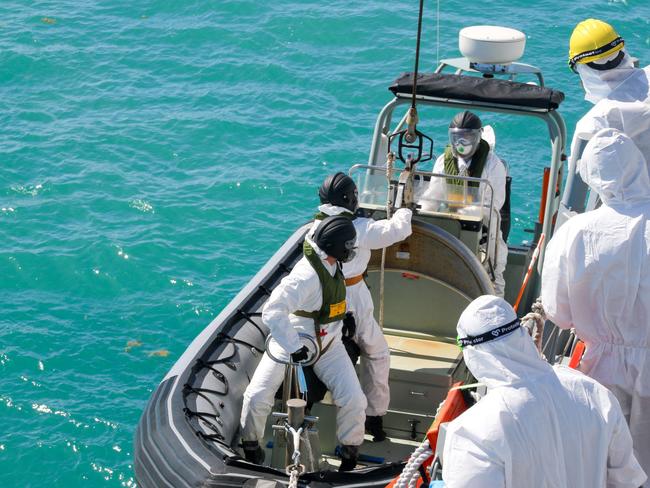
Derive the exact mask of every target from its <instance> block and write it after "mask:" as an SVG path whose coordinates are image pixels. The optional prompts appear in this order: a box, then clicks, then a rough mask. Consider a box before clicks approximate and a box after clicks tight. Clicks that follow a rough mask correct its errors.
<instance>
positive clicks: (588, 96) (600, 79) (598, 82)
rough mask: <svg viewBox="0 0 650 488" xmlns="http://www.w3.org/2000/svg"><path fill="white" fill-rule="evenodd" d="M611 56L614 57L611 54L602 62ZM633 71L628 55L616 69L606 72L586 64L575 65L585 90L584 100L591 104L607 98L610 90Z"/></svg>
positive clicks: (632, 64)
mask: <svg viewBox="0 0 650 488" xmlns="http://www.w3.org/2000/svg"><path fill="white" fill-rule="evenodd" d="M613 56H615V55H614V54H613V55H612V56H610V57H608V58H605V59H604V60H605V61H607V60H609V59H610V58H611V57H613ZM633 69H634V63H633V62H632V60H631V59H630V57H629V56H628V55H625V57H624V58H623V61H621V63H620V64H619V65H618V66H617V67H616V68H613V69H608V70H606V71H599V70H595V69H593V68H590V67H589V66H587V65H586V64H577V65H576V70H577V71H578V74H579V75H580V81H582V87H583V88H584V90H585V100H587V101H588V102H591V103H593V104H596V103H598V102H600V101H601V100H603V99H605V98H607V97H608V96H609V94H610V93H611V92H612V90H614V89H615V88H616V87H618V85H620V84H621V83H622V82H623V81H625V79H627V77H628V76H630V74H632V73H633V71H632V70H633Z"/></svg>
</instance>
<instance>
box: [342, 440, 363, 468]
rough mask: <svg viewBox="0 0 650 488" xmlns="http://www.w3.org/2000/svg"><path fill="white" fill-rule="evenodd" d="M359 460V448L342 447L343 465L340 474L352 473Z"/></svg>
mask: <svg viewBox="0 0 650 488" xmlns="http://www.w3.org/2000/svg"><path fill="white" fill-rule="evenodd" d="M358 459H359V446H341V465H340V466H339V472H342V471H352V470H353V469H354V467H355V466H356V465H357V460H358Z"/></svg>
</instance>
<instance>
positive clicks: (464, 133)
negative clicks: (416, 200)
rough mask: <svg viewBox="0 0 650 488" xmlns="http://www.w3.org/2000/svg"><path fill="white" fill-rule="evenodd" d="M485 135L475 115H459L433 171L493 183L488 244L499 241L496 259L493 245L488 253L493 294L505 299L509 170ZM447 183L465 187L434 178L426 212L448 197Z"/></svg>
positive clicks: (489, 191)
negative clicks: (503, 224)
mask: <svg viewBox="0 0 650 488" xmlns="http://www.w3.org/2000/svg"><path fill="white" fill-rule="evenodd" d="M482 135H483V123H482V122H481V119H480V118H479V117H478V116H477V115H476V114H474V113H472V112H469V111H467V110H465V111H464V112H459V113H457V114H456V115H455V116H454V118H453V119H452V120H451V122H450V124H449V145H448V146H447V147H446V148H445V152H444V153H443V154H442V155H440V157H438V159H437V160H436V162H435V164H434V165H433V172H434V173H437V174H445V175H450V176H456V175H458V176H470V177H472V178H482V179H484V180H488V181H489V182H490V185H491V188H490V187H489V186H487V185H486V188H485V190H484V191H485V194H484V201H485V202H490V200H492V216H491V218H490V222H491V225H490V227H491V228H490V229H489V236H490V238H489V240H488V241H489V242H488V244H489V243H490V242H495V241H496V246H497V255H496V258H495V256H494V253H493V247H492V246H490V245H488V250H487V251H488V256H489V258H490V260H491V264H492V266H493V268H494V269H493V270H491V271H493V273H494V279H493V285H494V291H495V293H496V294H497V295H498V296H500V297H502V296H503V295H504V293H505V289H506V282H505V280H504V278H503V272H504V271H505V269H506V264H507V262H508V245H507V244H506V242H505V240H504V239H503V234H502V233H501V229H500V227H499V226H498V225H497V223H498V222H500V217H499V211H500V210H501V207H503V204H504V203H505V201H506V178H507V171H506V167H505V165H504V164H503V161H501V159H499V157H498V156H497V155H496V154H495V153H494V151H493V149H492V147H491V146H490V144H489V143H488V142H487V141H486V140H484V139H483V137H482ZM448 183H452V184H454V185H462V181H461V180H458V181H457V182H456V181H454V179H453V178H435V177H434V178H431V183H430V184H429V188H427V190H426V192H425V193H424V195H423V196H422V206H423V208H424V209H427V206H428V205H427V200H439V199H444V198H445V196H446V195H447V189H448ZM469 185H470V186H473V185H477V183H475V182H470V183H469ZM492 191H494V195H492ZM488 271H490V270H488Z"/></svg>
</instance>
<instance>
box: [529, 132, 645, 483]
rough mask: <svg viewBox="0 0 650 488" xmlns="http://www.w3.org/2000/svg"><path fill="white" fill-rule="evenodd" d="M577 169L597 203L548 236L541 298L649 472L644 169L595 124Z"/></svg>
mask: <svg viewBox="0 0 650 488" xmlns="http://www.w3.org/2000/svg"><path fill="white" fill-rule="evenodd" d="M579 170H580V176H581V177H582V179H583V180H584V181H585V182H586V183H587V184H588V185H589V186H590V187H591V188H592V191H593V190H595V191H596V192H598V195H599V196H600V198H601V200H602V202H603V204H602V206H601V207H600V208H598V209H597V210H593V211H590V212H585V213H583V214H580V215H576V216H575V217H573V218H571V219H570V220H568V221H567V222H566V223H565V224H564V225H562V227H560V228H559V229H558V230H556V232H555V235H554V236H553V238H552V239H551V240H550V242H549V243H548V246H547V248H546V256H545V258H544V268H543V271H542V297H541V298H542V305H543V306H544V309H545V311H546V316H547V318H548V319H549V320H551V321H553V323H555V324H556V325H557V326H558V327H561V328H563V329H569V328H575V331H576V334H577V335H578V337H579V338H580V339H582V341H584V343H585V345H586V352H585V354H584V357H583V358H582V362H581V364H580V367H579V369H580V370H581V371H583V372H584V373H586V374H588V375H589V376H591V377H592V378H594V379H596V380H598V381H599V382H600V383H602V384H603V385H605V386H606V387H607V388H609V389H610V390H611V391H612V392H613V393H614V394H615V395H616V397H617V398H618V401H619V403H620V404H621V407H622V409H623V413H624V414H625V417H626V418H627V420H628V423H629V425H630V431H631V432H632V438H633V439H634V449H635V452H636V455H637V459H638V460H639V462H640V463H641V466H643V469H645V471H646V473H648V472H650V176H649V174H648V169H647V162H646V160H645V159H644V157H643V155H642V154H641V151H640V150H639V149H638V148H637V147H636V145H635V144H634V142H633V141H632V140H631V139H630V138H629V137H628V136H626V135H625V134H623V133H621V132H619V131H617V130H616V129H602V130H601V131H600V132H598V133H597V134H596V135H595V136H594V137H593V138H592V139H591V140H590V141H589V143H588V144H587V146H586V147H585V150H584V153H583V157H582V159H581V160H580V166H579Z"/></svg>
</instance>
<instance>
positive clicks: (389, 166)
mask: <svg viewBox="0 0 650 488" xmlns="http://www.w3.org/2000/svg"><path fill="white" fill-rule="evenodd" d="M394 162H395V154H394V153H392V152H389V153H388V156H387V157H386V178H387V180H388V192H387V193H388V197H387V198H386V218H387V219H390V211H391V207H392V206H393V194H392V189H393V187H392V185H391V180H392V179H393V163H394ZM385 270H386V248H385V247H384V248H383V249H382V250H381V270H380V273H379V328H380V329H382V330H383V329H384V286H385V280H384V275H385Z"/></svg>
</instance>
